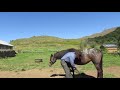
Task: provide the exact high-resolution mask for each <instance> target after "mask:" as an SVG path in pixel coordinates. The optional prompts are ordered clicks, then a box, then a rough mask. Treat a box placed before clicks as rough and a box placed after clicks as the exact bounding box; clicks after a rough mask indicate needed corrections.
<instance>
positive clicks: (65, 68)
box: [61, 60, 73, 78]
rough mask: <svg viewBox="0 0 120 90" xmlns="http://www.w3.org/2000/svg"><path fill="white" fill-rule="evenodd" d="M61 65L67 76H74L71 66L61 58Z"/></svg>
mask: <svg viewBox="0 0 120 90" xmlns="http://www.w3.org/2000/svg"><path fill="white" fill-rule="evenodd" d="M61 65H62V67H63V69H64V71H65V74H66V78H73V76H72V74H71V72H70V68H69V67H68V66H67V63H66V62H65V61H64V60H61Z"/></svg>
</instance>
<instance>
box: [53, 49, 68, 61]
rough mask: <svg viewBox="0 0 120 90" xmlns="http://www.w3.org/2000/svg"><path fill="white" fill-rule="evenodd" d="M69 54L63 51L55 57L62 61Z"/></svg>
mask: <svg viewBox="0 0 120 90" xmlns="http://www.w3.org/2000/svg"><path fill="white" fill-rule="evenodd" d="M66 53H67V51H64V50H63V51H61V52H58V53H56V55H55V57H56V58H57V59H61V58H62V57H63V56H64V55H65V54H66Z"/></svg>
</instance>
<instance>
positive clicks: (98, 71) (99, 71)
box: [94, 63, 103, 78]
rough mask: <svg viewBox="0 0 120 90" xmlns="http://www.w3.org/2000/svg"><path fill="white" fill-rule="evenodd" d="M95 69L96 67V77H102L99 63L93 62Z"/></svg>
mask: <svg viewBox="0 0 120 90" xmlns="http://www.w3.org/2000/svg"><path fill="white" fill-rule="evenodd" d="M94 65H95V67H96V69H97V78H103V70H102V65H101V63H94Z"/></svg>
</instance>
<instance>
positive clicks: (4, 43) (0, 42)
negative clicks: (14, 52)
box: [0, 40, 13, 46]
mask: <svg viewBox="0 0 120 90" xmlns="http://www.w3.org/2000/svg"><path fill="white" fill-rule="evenodd" d="M0 44H2V45H7V46H13V45H11V44H9V43H7V42H5V41H2V40H0Z"/></svg>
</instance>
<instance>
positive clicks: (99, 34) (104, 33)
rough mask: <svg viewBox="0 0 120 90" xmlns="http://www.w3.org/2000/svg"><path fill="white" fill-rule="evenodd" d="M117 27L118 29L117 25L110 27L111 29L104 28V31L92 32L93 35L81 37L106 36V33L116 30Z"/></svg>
mask: <svg viewBox="0 0 120 90" xmlns="http://www.w3.org/2000/svg"><path fill="white" fill-rule="evenodd" d="M116 29H117V27H114V28H110V29H106V30H104V31H102V32H100V33H95V34H92V35H90V36H85V37H82V38H81V39H87V38H95V37H99V36H104V35H106V34H108V33H111V32H113V31H114V30H116Z"/></svg>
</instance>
